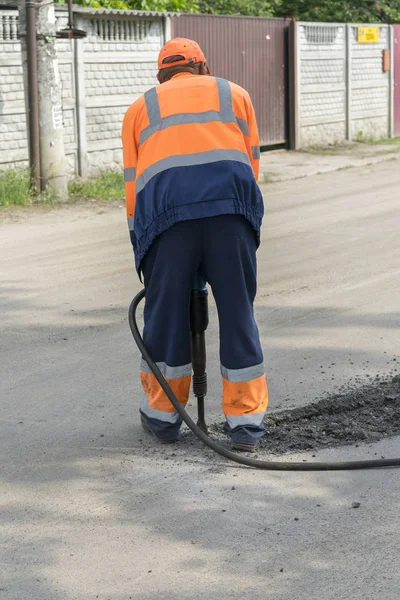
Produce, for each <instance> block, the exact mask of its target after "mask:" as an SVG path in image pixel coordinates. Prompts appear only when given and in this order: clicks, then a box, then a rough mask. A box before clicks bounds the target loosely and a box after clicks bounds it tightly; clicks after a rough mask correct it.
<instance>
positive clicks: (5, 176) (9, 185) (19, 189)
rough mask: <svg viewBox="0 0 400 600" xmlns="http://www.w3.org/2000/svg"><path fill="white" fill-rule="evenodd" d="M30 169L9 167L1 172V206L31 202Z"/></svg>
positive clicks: (22, 204)
mask: <svg viewBox="0 0 400 600" xmlns="http://www.w3.org/2000/svg"><path fill="white" fill-rule="evenodd" d="M31 202H32V195H31V191H30V181H29V170H28V169H7V170H6V171H2V172H1V173H0V206H1V207H4V206H11V205H14V206H25V205H26V204H31Z"/></svg>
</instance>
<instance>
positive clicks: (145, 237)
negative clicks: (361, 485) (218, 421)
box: [122, 38, 268, 451]
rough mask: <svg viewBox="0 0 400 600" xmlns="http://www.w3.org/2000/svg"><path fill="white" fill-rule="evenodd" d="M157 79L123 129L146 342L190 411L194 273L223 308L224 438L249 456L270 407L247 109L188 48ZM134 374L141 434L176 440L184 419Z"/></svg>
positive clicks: (254, 156)
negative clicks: (259, 320) (258, 312)
mask: <svg viewBox="0 0 400 600" xmlns="http://www.w3.org/2000/svg"><path fill="white" fill-rule="evenodd" d="M157 79H158V82H159V83H160V84H161V85H159V86H156V87H153V88H152V89H150V90H148V91H147V92H146V93H145V94H144V95H143V96H141V97H140V98H138V99H137V100H136V101H135V102H134V103H133V104H132V105H131V106H130V107H129V108H128V110H127V112H126V114H125V117H124V121H123V127H122V142H123V154H124V175H125V182H126V207H127V217H128V225H129V230H130V236H131V241H132V245H133V249H134V254H135V261H136V268H137V271H138V273H139V276H143V279H144V284H145V289H146V302H145V309H144V333H143V339H144V342H145V344H146V346H147V348H148V349H149V352H150V354H151V356H152V358H153V360H154V361H155V362H156V363H157V365H158V367H159V368H160V369H161V371H162V373H163V375H164V377H165V378H166V380H167V382H168V383H169V385H170V386H171V388H172V390H173V392H174V393H175V395H176V396H177V398H178V400H179V402H180V403H181V404H182V406H185V404H186V403H187V401H188V397H189V390H190V383H191V374H192V366H191V337H190V315H189V304H190V292H191V289H192V287H193V285H194V281H195V278H196V275H197V274H200V275H201V276H202V277H203V278H204V280H205V281H206V282H207V283H208V284H209V286H210V287H211V289H212V293H213V296H214V299H215V302H216V306H217V310H218V317H219V327H220V359H221V374H222V382H223V399H222V408H223V411H224V414H225V419H226V422H225V430H226V432H227V433H228V435H229V436H230V438H231V441H232V445H233V448H234V449H236V450H245V451H253V450H254V449H255V448H256V446H257V444H258V442H259V439H260V438H261V436H262V435H263V432H264V425H263V419H264V415H265V411H266V409H267V404H268V390H267V382H266V377H265V371H264V365H263V354H262V350H261V345H260V339H259V334H258V329H257V325H256V322H255V319H254V314H253V302H254V298H255V295H256V249H257V247H258V245H259V242H260V226H261V220H262V217H263V212H264V210H263V199H262V195H261V192H260V189H259V187H258V185H257V178H258V171H259V159H260V147H259V137H258V131H257V124H256V119H255V114H254V109H253V106H252V103H251V100H250V96H249V94H248V93H247V92H246V91H245V90H244V89H242V88H241V87H239V86H238V85H236V84H234V83H231V82H229V81H227V80H225V79H221V78H218V77H212V76H211V75H210V70H209V67H208V65H207V62H206V59H205V56H204V54H203V52H202V50H201V48H200V47H199V45H198V44H197V43H196V42H194V41H192V40H189V39H183V38H175V39H172V40H170V41H169V42H167V43H166V44H165V46H164V47H163V48H162V49H161V51H160V53H159V57H158V75H157ZM140 375H141V382H142V386H143V389H144V396H145V397H144V402H143V405H142V407H141V409H140V412H141V421H142V426H143V427H144V428H145V429H146V430H148V431H150V432H151V433H153V435H154V436H155V437H156V438H157V439H158V440H160V441H161V442H165V443H167V442H175V441H176V440H177V439H178V433H179V428H180V426H181V424H182V420H181V418H180V417H179V415H178V413H177V412H176V411H175V409H174V407H173V406H172V404H171V403H170V401H169V400H168V398H167V396H166V395H165V393H164V392H163V390H162V389H161V387H160V385H159V384H158V382H157V380H156V378H155V376H154V375H153V374H152V372H151V370H150V368H149V367H148V365H147V364H146V362H145V361H144V360H143V359H142V362H141V374H140Z"/></svg>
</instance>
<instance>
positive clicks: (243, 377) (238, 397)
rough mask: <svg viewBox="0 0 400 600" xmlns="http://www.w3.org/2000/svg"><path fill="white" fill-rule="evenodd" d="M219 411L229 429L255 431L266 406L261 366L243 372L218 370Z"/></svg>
mask: <svg viewBox="0 0 400 600" xmlns="http://www.w3.org/2000/svg"><path fill="white" fill-rule="evenodd" d="M221 373H222V381H223V399H222V407H223V411H224V414H225V417H226V420H227V423H228V425H229V427H230V428H231V429H235V427H239V426H244V427H246V426H253V427H259V426H260V425H261V424H262V422H263V418H264V415H265V411H266V410H267V406H268V388H267V380H266V377H265V373H264V365H263V364H262V363H261V364H259V365H255V366H253V367H248V368H245V369H226V368H225V367H223V366H222V367H221Z"/></svg>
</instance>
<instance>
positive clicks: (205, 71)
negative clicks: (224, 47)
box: [200, 62, 211, 75]
mask: <svg viewBox="0 0 400 600" xmlns="http://www.w3.org/2000/svg"><path fill="white" fill-rule="evenodd" d="M210 73H211V71H210V68H209V66H208V64H207V63H206V62H203V63H201V67H200V75H210Z"/></svg>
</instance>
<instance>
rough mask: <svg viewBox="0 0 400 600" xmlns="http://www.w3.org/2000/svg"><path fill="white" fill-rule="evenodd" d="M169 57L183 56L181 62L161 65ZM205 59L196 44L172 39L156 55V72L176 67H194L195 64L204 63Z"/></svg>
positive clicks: (191, 41) (185, 40)
mask: <svg viewBox="0 0 400 600" xmlns="http://www.w3.org/2000/svg"><path fill="white" fill-rule="evenodd" d="M170 56H183V57H184V58H183V60H176V61H174V62H168V63H163V60H165V59H166V58H169V57H170ZM205 60H206V57H205V56H204V54H203V51H202V49H201V48H200V46H199V45H198V43H197V42H194V41H193V40H187V39H186V38H174V39H173V40H170V41H169V42H167V43H166V44H165V46H164V47H163V48H161V50H160V54H159V55H158V70H159V71H161V69H166V68H167V67H175V66H176V65H194V64H195V63H199V62H205Z"/></svg>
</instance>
